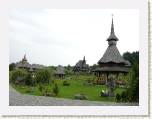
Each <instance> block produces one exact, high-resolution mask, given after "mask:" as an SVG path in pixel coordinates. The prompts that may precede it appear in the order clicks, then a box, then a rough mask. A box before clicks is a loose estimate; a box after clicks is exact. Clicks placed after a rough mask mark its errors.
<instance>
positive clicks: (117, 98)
mask: <svg viewBox="0 0 152 119" xmlns="http://www.w3.org/2000/svg"><path fill="white" fill-rule="evenodd" d="M120 100H121V96H120V94H119V93H117V94H116V102H120Z"/></svg>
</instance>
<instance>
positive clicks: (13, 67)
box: [9, 63, 15, 71]
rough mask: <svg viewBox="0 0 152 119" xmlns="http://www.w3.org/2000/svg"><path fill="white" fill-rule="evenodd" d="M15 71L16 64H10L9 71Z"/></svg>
mask: <svg viewBox="0 0 152 119" xmlns="http://www.w3.org/2000/svg"><path fill="white" fill-rule="evenodd" d="M14 69H15V63H11V64H9V71H12V70H14Z"/></svg>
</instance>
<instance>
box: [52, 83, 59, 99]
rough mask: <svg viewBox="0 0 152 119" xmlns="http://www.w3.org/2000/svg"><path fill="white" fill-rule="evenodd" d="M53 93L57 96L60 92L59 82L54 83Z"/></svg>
mask: <svg viewBox="0 0 152 119" xmlns="http://www.w3.org/2000/svg"><path fill="white" fill-rule="evenodd" d="M53 93H54V94H55V95H56V96H57V95H58V93H59V87H58V85H57V83H55V84H54V87H53Z"/></svg>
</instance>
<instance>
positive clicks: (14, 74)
mask: <svg viewBox="0 0 152 119" xmlns="http://www.w3.org/2000/svg"><path fill="white" fill-rule="evenodd" d="M27 76H28V72H27V71H26V70H23V69H16V70H13V71H11V72H10V81H11V82H13V83H15V81H16V80H17V79H18V78H22V80H24V81H25V79H26V77H27Z"/></svg>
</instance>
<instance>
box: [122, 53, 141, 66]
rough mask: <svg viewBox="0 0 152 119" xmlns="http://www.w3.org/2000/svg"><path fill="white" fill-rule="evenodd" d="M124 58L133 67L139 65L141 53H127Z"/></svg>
mask: <svg viewBox="0 0 152 119" xmlns="http://www.w3.org/2000/svg"><path fill="white" fill-rule="evenodd" d="M123 58H124V59H125V60H128V61H129V62H130V63H131V64H132V65H134V64H139V51H136V52H132V53H130V52H125V53H124V54H123Z"/></svg>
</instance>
